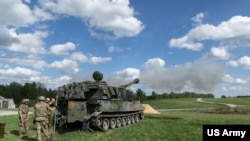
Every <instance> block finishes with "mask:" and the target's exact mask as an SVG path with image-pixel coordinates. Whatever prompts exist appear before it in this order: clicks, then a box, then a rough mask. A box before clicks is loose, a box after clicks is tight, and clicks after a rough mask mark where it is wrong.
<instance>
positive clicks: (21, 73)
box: [0, 67, 40, 78]
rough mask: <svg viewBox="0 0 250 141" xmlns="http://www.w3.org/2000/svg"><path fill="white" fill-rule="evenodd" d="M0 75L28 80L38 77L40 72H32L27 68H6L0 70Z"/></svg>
mask: <svg viewBox="0 0 250 141" xmlns="http://www.w3.org/2000/svg"><path fill="white" fill-rule="evenodd" d="M0 75H1V76H4V77H13V78H14V77H16V78H28V77H31V76H38V75H40V72H38V71H34V70H31V69H27V68H22V67H16V68H7V69H0Z"/></svg>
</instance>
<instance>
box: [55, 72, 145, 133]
mask: <svg viewBox="0 0 250 141" xmlns="http://www.w3.org/2000/svg"><path fill="white" fill-rule="evenodd" d="M93 78H94V80H95V81H83V82H80V83H72V84H67V85H64V86H62V87H59V88H58V96H57V97H58V99H57V112H56V113H57V114H56V116H55V120H54V121H55V125H56V127H57V128H60V127H63V126H64V125H66V124H68V123H73V122H76V121H80V122H82V129H83V130H95V129H100V130H104V131H106V130H108V129H113V128H120V127H121V126H126V125H129V124H134V123H137V122H139V121H140V120H142V119H143V118H144V114H143V111H144V107H143V106H142V104H141V103H140V101H139V100H133V101H132V100H127V98H126V88H127V87H129V86H131V85H133V84H137V83H139V79H135V80H133V81H132V82H130V83H127V84H124V85H121V86H119V87H114V86H110V85H108V84H107V83H106V82H105V81H102V79H103V75H102V73H100V72H99V71H96V72H94V73H93Z"/></svg>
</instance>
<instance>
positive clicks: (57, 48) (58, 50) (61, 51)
mask: <svg viewBox="0 0 250 141" xmlns="http://www.w3.org/2000/svg"><path fill="white" fill-rule="evenodd" d="M75 48H76V46H75V44H74V43H72V42H67V43H65V44H57V45H53V46H51V48H50V52H51V53H52V54H57V55H65V54H68V53H69V51H70V50H71V51H72V50H74V49H75Z"/></svg>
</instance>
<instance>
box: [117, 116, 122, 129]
mask: <svg viewBox="0 0 250 141" xmlns="http://www.w3.org/2000/svg"><path fill="white" fill-rule="evenodd" d="M121 126H122V118H120V117H118V118H117V119H116V127H117V128H119V127H121Z"/></svg>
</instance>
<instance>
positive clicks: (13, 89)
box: [0, 82, 56, 105]
mask: <svg viewBox="0 0 250 141" xmlns="http://www.w3.org/2000/svg"><path fill="white" fill-rule="evenodd" d="M40 95H43V96H45V97H50V98H52V97H55V96H56V91H55V90H54V91H52V90H51V89H49V90H47V89H46V88H45V86H44V85H43V84H42V83H39V82H32V83H25V84H24V85H21V84H19V83H17V82H12V83H10V84H9V85H0V96H3V97H5V98H13V100H14V103H15V104H16V105H19V104H20V102H21V100H22V99H23V98H28V99H30V100H31V101H36V100H37V97H38V96H40ZM30 104H32V105H33V104H34V102H31V103H30Z"/></svg>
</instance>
